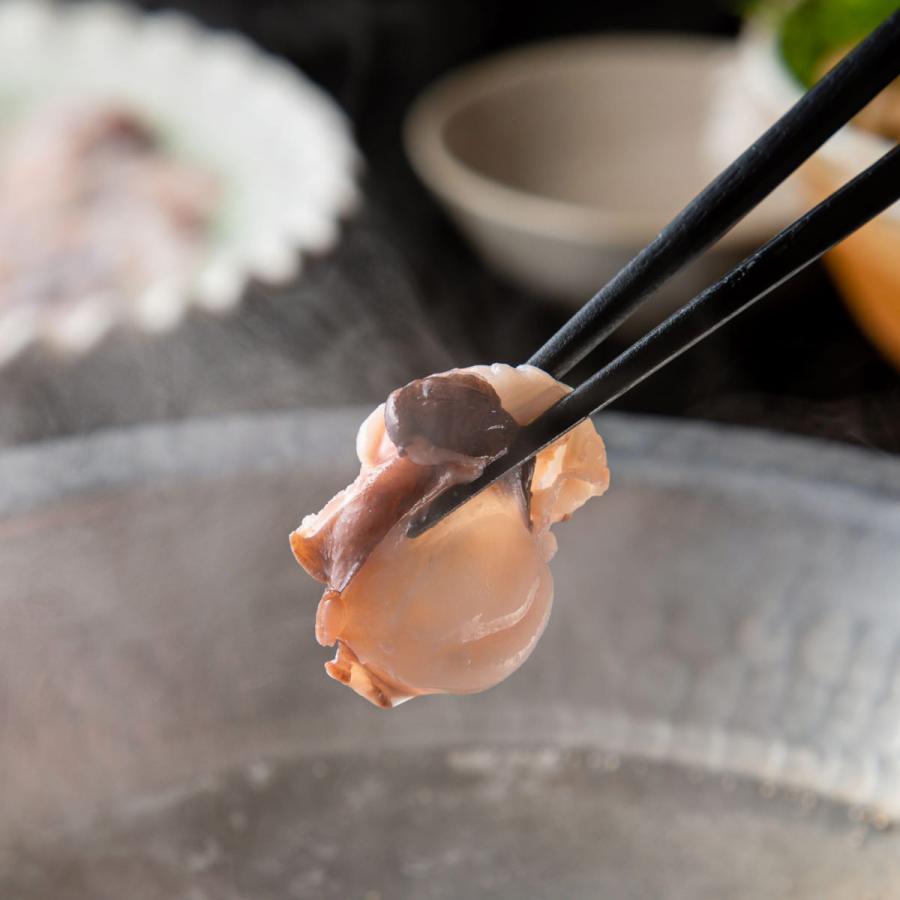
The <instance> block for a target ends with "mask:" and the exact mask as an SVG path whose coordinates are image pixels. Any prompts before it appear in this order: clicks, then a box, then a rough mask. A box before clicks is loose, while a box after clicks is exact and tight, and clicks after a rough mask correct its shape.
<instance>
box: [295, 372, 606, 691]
mask: <svg viewBox="0 0 900 900" xmlns="http://www.w3.org/2000/svg"><path fill="white" fill-rule="evenodd" d="M567 391H568V388H567V387H565V385H562V384H560V383H559V382H557V381H555V380H554V379H553V378H551V377H550V376H549V375H547V374H546V373H544V372H542V371H540V370H539V369H535V368H533V367H530V366H520V367H518V368H512V367H510V366H504V365H493V366H474V367H472V368H469V369H456V370H452V371H451V372H448V373H444V374H442V375H436V376H430V377H429V378H427V379H420V380H419V381H416V382H412V383H411V384H410V385H407V386H406V387H405V388H401V389H400V390H398V391H395V392H394V393H393V394H392V395H391V397H390V398H389V399H388V402H387V404H383V405H382V406H379V407H378V408H377V409H376V410H375V411H374V412H373V413H372V414H371V415H370V416H369V417H368V418H367V419H366V421H365V422H364V423H363V425H362V427H361V428H360V431H359V435H358V437H357V454H358V456H359V460H360V463H361V469H360V473H359V476H358V477H357V479H356V480H355V481H354V482H353V484H351V485H350V486H349V487H348V488H346V489H345V490H344V491H342V492H341V493H339V494H338V495H337V496H336V497H334V498H333V499H332V500H331V501H330V502H329V503H328V504H327V505H326V506H325V507H324V508H323V509H322V510H321V511H320V512H319V513H317V514H315V515H311V516H307V517H306V518H305V519H304V520H303V522H302V523H301V525H300V527H299V528H298V529H297V530H296V531H294V532H293V533H292V534H291V547H292V549H293V551H294V555H295V556H296V558H297V560H298V562H299V563H300V564H301V565H302V566H303V567H304V568H305V569H306V570H307V572H309V574H310V575H312V576H313V577H314V578H316V579H318V580H319V581H322V582H323V583H324V584H325V585H326V588H327V589H326V591H325V593H324V594H323V596H322V600H321V602H320V604H319V610H318V614H317V619H316V637H317V639H318V641H319V643H320V644H322V645H325V646H332V645H334V644H337V648H338V649H337V655H336V656H335V658H334V660H333V661H332V662H329V663H327V664H326V670H327V671H328V674H329V675H331V676H332V677H333V678H335V679H337V680H338V681H341V682H343V683H344V684H347V685H349V686H350V687H351V688H353V690H355V691H356V692H357V693H359V694H361V695H362V696H364V697H366V698H367V699H368V700H370V701H371V702H372V703H375V704H376V705H378V706H382V707H390V706H396V705H397V704H399V703H402V702H403V701H405V700H408V699H410V698H411V697H414V696H418V695H423V694H437V693H458V694H464V693H474V692H477V691H482V690H485V689H487V688H489V687H492V686H493V685H495V684H497V683H498V682H500V681H502V680H503V679H504V678H506V677H508V676H509V675H510V674H512V673H513V672H514V671H515V670H516V669H517V668H518V667H519V666H520V665H521V664H522V663H523V662H524V661H525V660H526V659H527V658H528V656H529V654H530V653H531V651H532V650H533V649H534V647H535V645H536V643H537V641H538V639H539V638H540V636H541V634H542V632H543V630H544V627H545V626H546V624H547V620H548V618H549V615H550V608H551V605H552V602H553V580H552V577H551V575H550V570H549V567H548V565H547V563H548V562H549V560H550V559H551V557H552V556H553V554H554V553H555V552H556V540H555V538H554V536H553V535H552V533H551V532H550V527H551V526H552V525H553V524H554V523H556V522H559V521H561V520H563V519H566V518H568V517H569V516H570V515H571V514H572V513H573V512H574V511H575V510H576V509H577V508H578V507H579V506H581V505H582V504H583V503H584V502H585V501H586V500H588V499H589V498H590V497H593V496H597V495H599V494H602V493H603V492H604V491H605V490H606V488H607V486H608V484H609V471H608V469H607V467H606V455H605V449H604V446H603V441H602V440H601V439H600V436H599V435H598V434H597V432H596V431H595V429H594V426H593V424H592V423H591V422H583V423H581V424H580V425H579V426H578V427H577V428H575V429H573V430H572V431H570V432H569V433H568V434H567V435H565V436H564V437H562V438H561V439H560V440H559V441H557V442H555V443H554V444H553V445H551V446H550V447H548V448H547V449H545V450H544V451H542V452H541V453H540V454H539V455H538V457H537V458H536V460H535V463H534V466H533V468H532V467H523V468H522V469H521V470H516V471H514V472H512V473H510V475H508V476H506V478H504V479H502V480H501V481H499V482H498V483H496V484H494V485H493V486H491V487H490V488H488V489H487V490H485V491H483V492H482V493H481V494H479V495H478V496H477V497H475V498H474V499H472V500H471V501H469V502H468V503H466V504H465V505H464V506H463V507H461V508H460V509H458V510H456V511H455V512H454V513H452V514H451V515H450V516H448V517H446V518H445V519H444V520H443V521H441V522H440V523H438V524H437V525H435V526H434V527H433V528H431V529H430V530H428V531H426V532H425V533H424V534H422V535H420V536H419V537H417V538H415V539H410V538H407V537H406V527H407V524H408V522H409V520H410V518H411V516H413V515H414V514H415V513H416V512H417V511H418V510H420V509H421V508H422V507H423V506H425V505H426V504H427V503H429V502H431V500H432V499H434V497H436V496H437V495H438V494H439V493H440V492H441V491H443V490H446V489H447V488H448V487H450V486H451V485H453V484H458V483H461V482H465V481H470V480H473V479H474V478H476V477H477V476H478V475H479V474H480V473H481V471H482V470H483V469H484V467H485V466H486V465H487V464H488V463H489V462H491V461H492V460H493V459H496V458H498V457H499V456H501V455H502V454H503V453H504V452H505V451H506V449H507V447H508V446H509V444H510V443H511V442H512V440H513V439H514V437H515V434H516V432H517V431H518V427H519V426H520V425H523V424H527V423H528V422H530V421H531V420H532V419H534V418H536V417H537V416H538V415H539V414H540V413H541V412H543V411H544V410H545V409H547V408H548V407H549V406H551V405H552V404H553V403H554V402H556V401H557V400H558V399H560V397H562V396H563V395H564V394H565V393H566V392H567Z"/></svg>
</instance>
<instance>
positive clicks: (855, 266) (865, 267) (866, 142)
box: [732, 23, 900, 365]
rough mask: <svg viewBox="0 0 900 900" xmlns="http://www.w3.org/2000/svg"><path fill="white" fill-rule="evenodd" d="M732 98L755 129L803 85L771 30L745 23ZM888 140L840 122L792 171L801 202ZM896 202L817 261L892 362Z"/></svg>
mask: <svg viewBox="0 0 900 900" xmlns="http://www.w3.org/2000/svg"><path fill="white" fill-rule="evenodd" d="M734 74H735V76H736V77H735V79H733V83H734V85H735V88H736V90H735V91H734V92H732V103H734V101H735V98H736V97H738V96H739V97H740V98H741V101H740V103H739V104H738V107H737V108H739V109H740V110H741V115H742V118H743V121H744V122H745V123H748V124H749V125H750V127H752V128H755V129H757V130H759V129H761V128H764V127H766V126H767V125H769V124H771V122H773V121H774V120H775V119H777V118H778V117H779V116H780V115H781V114H782V113H784V112H785V111H786V110H787V109H788V108H789V107H790V106H792V105H793V104H794V103H795V102H796V101H797V100H798V99H799V98H800V96H801V95H802V93H803V88H802V87H801V85H800V84H799V82H797V81H796V80H795V79H794V77H793V76H792V74H791V73H790V72H789V70H788V68H787V66H786V65H785V64H784V62H783V61H782V59H781V55H780V53H779V50H778V39H777V35H776V34H775V32H774V31H772V30H771V29H769V28H767V27H765V26H762V25H760V24H758V23H755V24H753V23H752V24H751V26H750V27H748V28H747V29H746V30H745V31H744V33H743V35H742V36H741V39H740V42H739V52H738V55H737V56H736V57H735V71H734ZM892 146H893V144H892V142H891V141H890V140H888V139H887V138H885V137H881V136H880V135H877V134H874V133H872V132H869V131H865V130H863V129H861V128H858V127H856V126H854V125H848V126H847V127H845V128H843V129H841V130H840V131H839V132H838V133H837V134H836V135H835V136H834V137H833V138H831V140H829V141H828V142H827V143H826V144H825V145H824V146H823V147H822V148H821V150H819V151H818V152H817V153H816V154H815V155H814V156H813V157H812V158H811V159H810V160H809V162H808V163H807V164H806V165H804V166H803V167H802V168H801V169H800V170H799V172H798V176H799V178H798V183H799V184H800V185H801V186H802V188H803V189H804V191H805V193H806V195H807V203H808V204H809V203H812V202H818V201H819V200H822V199H824V198H825V197H826V196H827V195H828V194H830V193H832V192H833V191H835V190H836V189H837V188H838V187H840V186H841V185H842V184H844V183H845V182H847V181H849V180H850V179H851V178H852V177H853V176H854V175H856V174H857V173H859V172H860V171H861V170H862V169H864V168H865V167H866V166H868V165H871V164H872V163H873V162H875V160H876V159H878V158H879V157H880V156H882V155H883V154H884V153H887V151H888V150H890V149H891V147H892ZM898 250H900V203H897V204H894V205H893V206H892V207H891V208H890V209H888V210H887V211H886V212H885V213H883V214H882V215H880V216H879V217H878V218H877V219H875V220H874V221H872V222H871V223H870V224H869V225H867V226H866V227H865V228H862V229H860V230H859V231H858V232H856V234H854V235H853V236H852V237H850V238H848V239H847V240H846V241H844V242H843V243H841V244H839V245H838V246H837V247H836V248H835V249H834V250H832V251H831V252H830V253H829V254H828V255H827V256H826V257H825V261H826V263H827V265H828V267H829V269H830V270H831V272H832V274H833V275H834V278H835V280H836V281H837V282H838V285H839V286H840V288H841V292H842V293H843V295H844V298H845V300H846V302H847V306H848V307H849V309H850V311H851V313H852V314H853V316H854V317H855V318H856V321H857V323H858V324H859V326H860V328H861V329H862V330H863V331H864V332H865V333H866V334H867V335H868V337H869V338H870V340H871V341H872V342H873V343H874V344H875V345H876V346H877V347H879V348H880V350H881V351H882V352H883V353H884V354H885V355H886V356H887V357H888V358H889V359H891V360H893V362H894V363H895V364H897V365H900V268H898V266H897V262H896V256H897V252H898Z"/></svg>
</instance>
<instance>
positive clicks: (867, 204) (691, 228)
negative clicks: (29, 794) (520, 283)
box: [407, 11, 900, 537]
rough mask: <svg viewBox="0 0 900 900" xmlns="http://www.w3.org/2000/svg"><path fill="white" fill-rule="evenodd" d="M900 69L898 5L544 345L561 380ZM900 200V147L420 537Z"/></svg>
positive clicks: (611, 374) (585, 393)
mask: <svg viewBox="0 0 900 900" xmlns="http://www.w3.org/2000/svg"><path fill="white" fill-rule="evenodd" d="M898 75H900V11H897V12H895V13H894V14H893V15H891V16H890V17H889V18H888V19H887V20H886V21H885V22H884V23H883V24H882V25H880V26H879V27H878V28H877V29H876V30H875V31H874V32H872V34H870V35H869V37H868V38H866V39H865V40H864V41H863V42H862V43H860V44H859V45H858V46H857V47H856V48H855V49H854V50H853V51H852V52H851V53H849V54H848V55H847V56H846V57H844V59H843V60H842V61H841V62H840V63H839V64H838V65H837V66H835V67H834V68H833V69H832V70H831V71H830V72H829V73H828V74H827V75H825V77H824V78H822V80H821V81H819V82H818V83H817V84H816V85H815V86H814V87H813V88H811V89H810V90H809V91H808V92H807V93H806V94H805V95H804V96H803V97H802V98H801V99H800V100H799V101H797V103H796V104H795V105H794V106H793V107H792V108H791V109H790V110H789V111H788V112H787V113H785V115H784V116H782V118H780V119H779V120H778V121H777V122H776V123H775V124H774V125H772V127H771V128H769V129H768V131H766V132H765V133H764V134H763V135H762V136H761V137H760V138H759V139H758V140H757V141H756V142H755V143H754V144H752V145H751V146H750V147H749V148H748V149H747V150H745V151H744V153H742V154H741V155H740V156H739V157H738V158H737V159H736V160H735V161H734V162H733V163H732V164H731V165H730V166H729V167H728V168H727V169H725V171H724V172H722V173H721V174H720V175H719V176H718V177H717V178H716V179H715V180H713V181H712V182H711V183H710V184H709V185H707V186H706V187H705V188H704V189H703V190H702V191H701V192H700V193H699V194H698V195H697V196H696V197H695V198H694V199H693V200H692V201H691V202H690V203H689V204H688V205H687V206H686V207H685V208H684V209H683V210H682V211H681V212H680V213H679V214H678V215H677V216H676V217H675V218H674V219H673V220H672V221H671V222H670V223H669V224H668V225H667V226H666V227H665V228H664V229H663V230H662V231H661V232H660V233H659V235H657V237H656V238H654V240H653V241H652V242H651V243H650V244H648V245H647V247H645V248H644V249H643V250H642V251H641V252H640V253H639V254H638V255H637V256H636V257H635V258H634V259H632V260H631V262H629V263H628V264H627V265H626V266H625V267H624V268H623V269H622V270H621V271H620V272H619V273H618V274H617V275H616V276H615V277H613V279H612V280H611V281H609V282H608V283H607V284H606V285H605V286H604V287H603V288H601V290H600V291H599V292H598V293H597V294H595V295H594V297H593V298H592V299H591V300H590V301H589V302H588V303H587V304H585V306H583V307H582V308H581V309H580V310H579V311H578V313H576V314H575V315H574V316H573V317H572V318H571V319H570V320H569V321H568V322H567V323H566V324H565V325H564V326H563V327H562V328H561V329H560V330H559V331H558V332H557V333H556V334H555V335H553V337H551V338H550V340H549V341H547V343H546V344H544V346H543V347H541V349H540V350H538V352H537V353H535V354H534V356H532V357H531V359H529V360H528V362H529V364H530V365H533V366H537V367H538V368H540V369H543V370H544V371H546V372H549V373H550V374H551V375H553V376H554V377H555V378H563V377H564V376H565V375H566V374H567V373H568V372H570V371H571V370H572V368H573V367H574V366H575V365H576V364H577V363H578V362H580V361H581V360H582V359H584V357H585V356H587V354H588V353H590V352H591V351H592V350H594V349H595V348H596V347H597V346H598V345H599V344H600V343H601V342H602V341H603V340H605V339H606V338H607V337H609V335H610V334H611V333H612V332H613V331H614V330H615V329H616V328H617V327H618V326H619V325H620V324H621V323H622V322H623V321H624V320H625V319H626V318H628V316H629V315H630V314H631V313H632V312H634V310H635V309H636V308H637V307H638V306H639V305H640V304H641V303H642V302H643V301H644V300H645V299H646V298H647V297H648V296H649V295H650V294H651V293H652V292H653V291H654V290H655V289H656V288H658V287H659V286H660V285H661V284H662V283H663V282H664V281H666V280H667V279H668V278H670V277H671V276H672V275H673V274H674V273H675V272H677V271H678V270H679V269H681V268H682V267H683V266H685V265H686V264H687V263H688V262H690V261H691V260H692V259H694V258H695V257H696V256H698V255H699V254H700V253H702V252H703V251H704V250H706V249H707V248H708V247H709V246H710V245H711V244H713V243H714V242H715V241H717V240H718V239H719V238H720V237H721V236H722V235H723V234H725V232H726V231H728V230H729V229H730V228H732V227H733V226H734V225H735V224H736V223H737V222H738V221H740V219H742V218H743V217H744V216H745V215H746V214H747V213H748V212H750V210H752V209H753V208H754V207H755V206H757V205H758V204H759V203H760V202H761V201H762V200H763V199H764V198H765V197H767V196H768V195H769V194H770V193H771V192H772V191H773V190H774V189H775V188H776V187H777V186H778V185H779V184H781V182H783V181H784V180H785V179H786V178H787V177H788V176H789V175H790V174H791V173H792V172H794V171H795V170H796V169H797V168H798V167H799V166H800V164H801V163H803V162H804V161H805V160H806V159H808V158H809V157H810V156H811V155H812V154H813V153H814V152H815V151H816V150H817V149H818V148H819V147H821V145H822V144H824V143H825V141H826V140H827V139H828V138H829V137H831V135H833V134H834V133H835V132H836V131H837V130H838V129H839V128H841V126H843V125H845V124H846V123H847V122H848V121H849V120H850V119H852V118H853V116H855V115H856V114H857V113H858V112H859V111H860V110H861V109H862V108H863V107H864V106H865V105H866V104H867V103H868V102H869V101H870V100H871V99H872V98H873V97H874V96H875V95H876V94H878V93H879V92H880V91H881V90H882V89H883V88H884V87H886V86H887V85H888V84H890V82H892V81H893V80H894V79H895V78H896V77H898ZM897 200H900V145H897V146H895V147H894V148H893V149H892V150H890V151H889V152H888V153H886V154H885V155H884V156H882V157H881V159H879V160H878V161H877V162H876V163H874V164H873V165H871V166H870V167H869V168H868V169H866V170H865V171H864V172H862V173H861V174H859V175H857V176H856V178H854V179H853V180H852V181H850V182H848V183H847V184H846V185H844V186H843V187H842V188H841V189H840V190H838V191H836V192H835V193H834V194H832V195H831V196H830V197H828V198H827V199H825V200H824V201H822V202H821V203H820V204H819V205H818V206H816V207H814V208H813V209H812V210H810V211H809V212H808V213H806V214H805V215H804V216H802V217H801V218H799V219H797V221H796V222H794V223H793V224H791V225H789V226H788V227H787V228H785V229H784V230H783V231H781V232H779V233H778V234H777V235H776V236H775V237H774V238H772V240H770V241H769V242H768V243H767V244H765V245H764V246H763V247H761V248H760V249H759V250H757V251H756V252H755V253H753V254H752V255H751V256H749V257H747V258H746V259H745V260H744V261H743V262H741V263H740V264H738V265H737V266H736V267H735V268H734V269H732V271H730V272H729V273H728V274H727V275H725V276H724V277H723V278H721V279H720V280H719V281H717V282H716V283H715V284H713V285H712V286H711V287H709V288H707V289H706V290H705V291H703V292H702V293H700V294H698V295H697V296H696V297H694V298H693V299H692V300H690V301H689V302H688V303H687V304H685V305H684V306H683V307H681V308H680V309H679V310H678V311H677V312H675V313H673V314H672V315H671V316H669V318H667V319H666V320H665V321H663V322H662V323H661V324H660V325H658V326H656V327H655V328H654V329H652V330H651V331H649V332H648V333H647V334H646V335H645V336H644V337H643V338H641V339H640V340H638V341H637V342H636V343H634V344H633V345H632V346H631V347H629V349H627V350H626V351H624V352H623V353H622V354H620V355H619V356H618V357H616V358H615V359H614V360H612V362H610V363H609V364H608V365H606V366H605V367H604V368H602V369H601V370H600V371H599V372H597V373H596V374H594V375H593V376H591V377H590V378H588V379H587V381H585V382H584V383H583V384H581V385H580V386H579V387H577V388H576V389H575V390H574V391H572V393H570V394H568V395H567V396H566V397H564V398H563V399H562V400H560V401H559V402H558V403H557V404H556V405H555V406H552V407H551V408H550V409H549V410H547V411H546V412H545V413H544V414H543V415H541V416H540V417H539V418H538V419H536V420H535V421H534V422H532V423H531V424H530V425H528V426H527V427H525V428H523V429H522V430H521V432H520V433H519V435H518V437H517V439H516V441H515V442H514V443H513V445H512V446H511V447H510V449H509V451H508V452H507V453H506V454H505V455H504V456H502V457H501V458H500V459H498V460H496V461H495V462H494V463H492V464H491V465H489V466H488V467H487V468H486V469H485V471H484V472H483V473H482V475H481V476H480V477H479V478H477V479H476V480H475V481H472V482H470V483H468V484H464V485H459V486H457V487H455V488H452V489H450V490H448V491H446V492H445V493H443V494H441V495H440V496H439V497H438V498H437V499H436V500H435V501H434V502H433V503H432V504H431V505H430V506H429V507H428V508H427V509H426V510H424V512H422V513H421V514H420V515H419V516H417V517H416V518H415V519H414V520H413V521H412V522H411V524H410V526H409V528H408V529H407V535H408V536H409V537H417V536H418V535H419V534H421V533H422V532H424V531H426V530H427V529H429V528H431V527H432V526H433V525H435V524H436V523H437V522H439V521H440V520H441V519H443V518H444V516H446V515H448V514H449V513H451V512H452V511H453V510H455V509H456V508H457V507H459V506H461V505H462V504H463V503H465V502H466V500H468V499H469V498H470V497H473V496H474V495H475V494H477V493H478V492H480V491H482V490H483V489H484V488H486V487H488V485H490V484H492V483H493V482H494V481H496V480H497V479H498V478H500V477H502V476H503V475H505V474H506V473H507V472H509V471H510V470H511V469H514V468H515V467H516V466H519V465H521V464H522V463H524V462H526V461H527V460H529V459H531V457H532V456H534V455H535V454H536V453H538V452H539V451H540V450H541V449H543V448H544V447H546V446H547V445H548V444H550V443H552V442H553V441H555V440H557V439H558V438H559V437H561V436H562V435H564V434H565V433H566V432H567V431H569V430H570V429H572V428H574V427H575V426H576V425H577V424H578V423H579V422H581V421H583V420H584V419H586V418H587V417H588V416H590V415H592V414H593V413H596V412H598V411H599V410H601V409H603V408H604V407H605V406H607V405H609V404H610V403H612V402H613V401H614V400H616V399H617V398H618V397H620V396H622V394H624V393H625V392H626V391H628V390H629V389H630V388H632V387H634V386H635V385H637V384H639V383H640V382H642V381H643V380H644V379H645V378H648V377H649V376H650V375H652V374H653V373H654V372H656V371H657V370H658V369H660V368H662V366H664V365H665V364H666V363H667V362H670V361H671V360H673V359H675V358H676V357H677V356H680V355H681V354H682V353H684V352H685V350H688V349H689V348H690V347H692V346H693V345H694V344H696V343H697V342H698V341H701V340H702V339H703V338H704V337H706V336H707V335H709V334H711V333H712V332H713V331H715V330H716V329H718V328H720V327H721V326H722V325H724V324H725V323H726V322H728V321H729V320H730V319H732V318H734V316H736V315H738V313H741V312H743V311H744V310H745V309H747V308H748V307H749V306H751V305H752V304H753V303H755V302H756V301H757V300H759V299H761V298H762V297H764V296H766V294H768V293H769V292H771V291H772V290H774V289H775V288H776V287H778V286H779V285H780V284H782V283H783V282H784V281H786V280H787V279H789V278H790V277H791V276H792V275H795V274H796V273H797V272H799V271H800V270H801V269H804V268H805V267H806V266H808V265H810V264H811V263H813V262H815V261H816V260H817V259H818V258H819V257H820V256H822V254H824V253H825V252H826V251H828V250H829V249H831V247H833V246H834V245H835V244H837V243H839V242H840V241H842V240H843V239H844V238H846V237H847V236H848V235H850V234H852V233H853V232H854V231H856V230H857V229H858V228H860V227H862V226H863V225H864V224H865V223H866V222H868V221H869V220H870V219H872V218H874V217H875V216H877V215H878V214H879V213H881V212H883V211H884V210H885V209H887V208H888V207H889V206H891V205H892V204H893V203H894V202H896V201H897Z"/></svg>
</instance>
